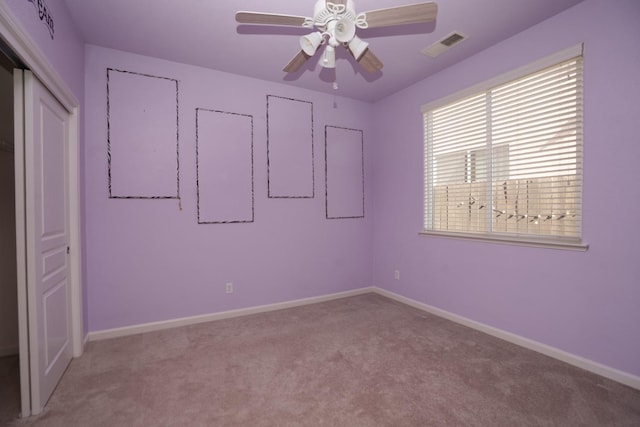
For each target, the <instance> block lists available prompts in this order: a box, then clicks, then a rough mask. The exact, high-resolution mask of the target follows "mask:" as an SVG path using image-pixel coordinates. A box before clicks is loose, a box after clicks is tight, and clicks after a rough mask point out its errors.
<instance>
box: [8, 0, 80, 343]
mask: <svg viewBox="0 0 640 427" xmlns="http://www.w3.org/2000/svg"><path fill="white" fill-rule="evenodd" d="M5 3H6V4H7V5H8V6H9V8H10V9H11V12H12V13H13V15H14V16H15V17H16V18H17V20H18V21H19V22H20V24H21V25H22V28H23V29H24V30H25V31H26V32H27V33H28V34H29V35H30V37H31V38H32V40H33V41H34V42H35V43H36V44H37V45H38V47H39V48H40V50H41V51H42V53H43V54H44V56H45V57H46V58H47V60H48V61H49V63H50V65H51V66H52V67H53V68H54V69H55V70H56V71H57V72H58V74H59V75H60V77H61V78H62V79H63V80H64V81H65V83H66V84H67V86H68V87H69V89H70V90H71V91H72V92H73V94H74V95H75V97H76V99H77V100H78V102H79V103H80V104H82V102H83V100H84V41H83V40H82V38H81V37H80V34H79V33H78V30H77V27H76V25H75V23H74V22H73V21H72V19H71V15H70V14H69V11H68V9H67V4H66V3H65V2H64V1H63V0H47V6H48V7H49V10H50V13H51V15H52V16H53V20H54V33H53V38H51V35H50V32H49V30H48V28H47V26H46V25H45V24H44V23H43V22H42V21H41V20H40V18H39V16H38V10H37V8H36V7H34V4H33V3H31V2H30V1H28V0H5ZM36 3H37V2H36ZM82 115H83V112H82V105H81V106H80V141H84V123H83V122H82ZM80 151H81V153H82V151H83V145H82V142H81V145H80ZM81 155H82V154H81ZM80 173H81V176H83V175H84V167H83V165H82V164H81V165H80ZM83 190H84V185H83V183H81V192H83V193H84V191H83ZM81 198H83V194H81ZM81 209H83V210H84V207H82V208H81ZM81 226H83V224H81ZM83 235H84V232H83ZM83 263H84V254H83ZM83 276H84V271H83ZM82 284H83V298H84V313H83V314H84V316H83V320H84V331H87V330H88V313H87V300H86V297H87V287H86V285H87V282H86V279H85V278H84V277H83V281H82Z"/></svg>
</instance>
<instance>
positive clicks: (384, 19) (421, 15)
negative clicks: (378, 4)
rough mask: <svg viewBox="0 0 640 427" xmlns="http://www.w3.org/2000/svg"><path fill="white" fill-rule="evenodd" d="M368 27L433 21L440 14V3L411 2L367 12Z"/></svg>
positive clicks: (365, 14)
mask: <svg viewBox="0 0 640 427" xmlns="http://www.w3.org/2000/svg"><path fill="white" fill-rule="evenodd" d="M362 15H364V16H365V20H366V22H367V26H366V28H376V27H389V26H392V25H403V24H417V23H421V22H431V21H433V20H435V19H436V16H437V15H438V5H437V4H436V3H434V2H426V3H418V4H410V5H407V6H398V7H390V8H388V9H378V10H372V11H369V12H365V13H363V14H362Z"/></svg>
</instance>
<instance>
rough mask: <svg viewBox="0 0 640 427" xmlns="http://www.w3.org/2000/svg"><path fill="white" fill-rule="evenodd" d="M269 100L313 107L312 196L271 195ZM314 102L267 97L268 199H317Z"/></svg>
mask: <svg viewBox="0 0 640 427" xmlns="http://www.w3.org/2000/svg"><path fill="white" fill-rule="evenodd" d="M269 98H278V99H284V100H287V101H294V102H302V103H305V104H309V105H311V195H310V196H296V195H291V196H274V195H272V194H271V162H270V158H269V143H270V138H269V135H270V133H269ZM313 126H314V124H313V102H310V101H303V100H300V99H294V98H287V97H284V96H278V95H267V197H268V198H270V199H313V198H314V197H315V191H316V184H315V153H314V151H315V150H314V144H313Z"/></svg>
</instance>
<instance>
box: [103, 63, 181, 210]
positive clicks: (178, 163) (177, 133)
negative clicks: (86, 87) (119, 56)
mask: <svg viewBox="0 0 640 427" xmlns="http://www.w3.org/2000/svg"><path fill="white" fill-rule="evenodd" d="M111 71H113V72H117V73H124V74H132V75H136V76H142V77H148V78H154V79H162V80H168V81H171V82H174V83H175V85H176V194H175V196H174V195H171V196H157V195H156V196H140V195H138V196H115V195H113V189H112V185H111V117H110V116H111V101H110V97H109V90H110V88H109V78H110V77H109V73H110V72H111ZM178 99H179V91H178V80H176V79H172V78H169V77H160V76H153V75H151V74H145V73H137V72H134V71H126V70H119V69H117V68H110V67H109V68H107V171H108V189H109V198H110V199H142V200H153V199H178V200H179V199H180V110H179V103H178Z"/></svg>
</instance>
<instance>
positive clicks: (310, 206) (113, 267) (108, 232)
mask: <svg viewBox="0 0 640 427" xmlns="http://www.w3.org/2000/svg"><path fill="white" fill-rule="evenodd" d="M85 52H86V63H85V66H86V97H85V105H86V110H85V115H84V116H85V120H86V122H85V125H86V129H87V134H86V144H85V158H84V160H85V168H86V174H85V180H86V182H85V185H86V198H85V204H86V229H87V233H86V236H85V238H86V245H85V249H86V254H87V262H86V264H85V269H86V274H87V285H88V306H87V310H88V312H89V330H90V331H98V330H103V329H109V328H115V327H121V326H128V325H136V324H140V323H145V322H153V321H161V320H167V319H175V318H180V317H186V316H194V315H200V314H207V313H214V312H220V311H225V310H231V309H237V308H242V307H251V306H257V305H262V304H270V303H277V302H282V301H288V300H293V299H298V298H305V297H312V296H318V295H325V294H330V293H334V292H340V291H346V290H350V289H355V288H361V287H364V286H370V285H371V256H372V252H371V251H372V249H371V248H372V243H371V242H372V218H371V215H368V216H367V217H365V218H364V219H349V220H327V219H326V218H325V202H324V178H325V173H324V170H325V168H324V126H325V125H335V126H342V127H349V128H356V129H362V130H364V135H365V157H366V159H365V174H366V175H367V176H368V175H369V174H370V170H369V167H368V165H369V163H370V162H369V159H368V157H369V156H370V155H369V152H370V151H371V150H370V149H369V142H368V141H369V138H371V137H372V133H371V131H370V128H371V126H370V118H371V112H372V106H371V105H369V104H366V103H362V102H358V101H352V100H348V99H344V98H339V97H333V96H331V95H326V94H320V93H316V92H312V91H306V90H301V89H298V88H293V87H290V86H286V85H281V84H274V83H268V82H264V81H260V80H254V79H249V78H245V77H240V76H235V75H231V74H226V73H221V72H217V71H212V70H207V69H203V68H197V67H193V66H188V65H183V64H178V63H172V62H168V61H163V60H159V59H154V58H148V57H142V56H138V55H134V54H129V53H125V52H120V51H115V50H110V49H105V48H101V47H96V46H87V47H86V51H85ZM107 67H111V68H116V69H120V70H126V71H133V72H137V73H143V74H150V75H153V76H159V77H168V78H172V79H177V80H178V81H179V117H180V119H179V132H180V182H181V188H180V193H181V196H182V209H183V210H182V211H180V210H179V206H178V201H177V200H114V199H108V189H107V98H106V74H107V72H106V69H107ZM267 95H278V96H282V97H288V98H295V99H299V100H304V101H310V102H313V111H314V160H315V198H313V199H273V198H272V199H269V198H268V197H267V164H266V159H267V153H266V96H267ZM296 104H297V103H292V107H294V108H295V106H296ZM196 108H206V109H210V110H222V111H227V112H232V113H240V114H250V115H253V117H254V149H255V157H254V160H255V163H254V172H255V222H253V223H250V224H201V225H199V224H198V223H197V217H196V168H195V166H196V157H195V156H196V154H195V122H196ZM132 125H133V123H132ZM366 197H367V206H368V207H369V208H370V207H371V206H372V204H371V202H370V200H371V188H370V185H369V184H368V183H367V185H366ZM369 208H368V209H367V212H370V209H369ZM226 282H233V284H234V292H233V294H230V295H227V294H225V283H226Z"/></svg>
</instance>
